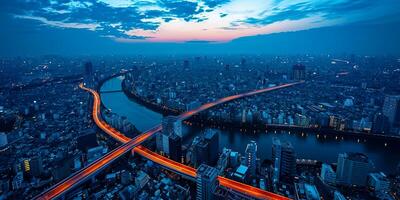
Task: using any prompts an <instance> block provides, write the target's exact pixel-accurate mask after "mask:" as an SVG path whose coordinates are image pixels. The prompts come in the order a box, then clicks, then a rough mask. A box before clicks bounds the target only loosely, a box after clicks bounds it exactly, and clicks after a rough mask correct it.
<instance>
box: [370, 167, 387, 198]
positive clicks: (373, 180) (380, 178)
mask: <svg viewBox="0 0 400 200" xmlns="http://www.w3.org/2000/svg"><path fill="white" fill-rule="evenodd" d="M368 186H369V187H370V188H372V189H373V190H374V191H375V192H383V193H385V192H388V191H389V190H390V181H389V179H388V178H387V177H386V175H385V174H384V173H383V172H380V173H370V174H369V175H368Z"/></svg>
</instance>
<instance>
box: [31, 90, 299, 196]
mask: <svg viewBox="0 0 400 200" xmlns="http://www.w3.org/2000/svg"><path fill="white" fill-rule="evenodd" d="M300 83H303V82H295V83H287V84H282V85H279V86H274V87H269V88H264V89H260V90H254V91H251V92H247V93H243V94H237V95H233V96H228V97H224V98H221V99H218V100H216V101H214V102H210V103H206V104H204V105H202V106H200V107H199V108H196V109H194V110H191V111H188V112H185V113H182V114H181V115H179V116H178V118H179V119H181V120H185V119H187V118H189V117H191V116H193V115H195V114H197V113H199V112H201V111H204V110H207V109H210V108H212V107H214V106H217V105H219V104H223V103H226V102H229V101H233V100H236V99H239V98H244V97H248V96H252V95H256V94H260V93H264V92H269V91H274V90H278V89H281V88H286V87H290V86H294V85H297V84H300ZM79 87H80V88H82V89H83V90H86V91H88V92H90V93H91V94H92V95H93V99H94V101H93V111H92V115H93V120H94V122H95V123H96V125H97V126H98V127H99V128H100V129H101V130H103V131H104V132H105V133H107V134H108V135H110V136H111V137H113V138H114V139H116V140H118V141H119V142H121V143H123V144H122V145H121V146H119V147H117V148H116V149H114V150H113V151H111V152H109V153H107V154H105V155H104V156H102V157H101V158H99V159H97V160H95V161H93V162H92V163H91V164H89V165H88V166H86V167H84V168H82V169H81V170H79V171H77V172H75V173H74V174H72V175H71V176H69V177H68V178H66V179H64V180H63V181H61V182H59V183H57V184H56V185H53V186H52V187H51V188H49V189H47V190H46V191H45V192H43V193H42V194H40V195H38V196H37V197H35V198H34V199H40V200H47V199H54V198H56V197H58V196H60V195H61V194H63V193H65V192H67V191H68V190H70V189H71V188H72V187H73V186H76V185H78V184H80V183H81V182H83V181H85V180H86V179H87V178H89V177H90V176H91V175H93V174H95V173H96V172H98V171H100V170H101V169H103V168H105V167H106V166H108V165H109V164H110V163H111V162H112V161H114V160H115V159H117V158H118V157H120V156H121V155H123V154H125V153H127V152H128V151H130V150H132V149H133V151H134V152H136V153H138V154H140V155H142V156H144V157H146V158H147V159H149V160H152V161H154V162H156V163H158V164H160V165H163V166H165V167H167V168H169V169H171V170H174V171H177V172H180V173H182V174H185V175H188V176H190V177H196V175H197V173H196V170H195V169H194V168H192V167H189V166H186V165H183V164H180V163H178V162H175V161H173V160H170V159H168V158H165V157H163V156H161V155H159V154H157V153H155V152H152V151H150V150H149V149H147V148H145V147H143V146H139V145H140V144H141V143H142V142H143V141H145V140H147V139H148V138H150V137H151V136H153V135H154V134H155V133H157V132H159V131H161V129H162V127H161V125H157V126H156V127H154V128H152V129H150V130H148V131H146V132H144V133H142V134H141V135H139V136H136V137H135V138H133V139H131V138H128V137H126V136H125V135H124V134H122V133H121V132H119V131H118V130H116V129H115V128H113V127H111V126H110V125H109V124H107V123H106V122H105V121H104V120H102V119H101V111H100V107H101V99H100V95H99V93H98V92H96V91H95V90H93V89H90V88H87V87H85V86H84V85H83V84H80V85H79ZM218 181H219V183H220V185H221V186H223V187H226V188H230V189H233V190H236V191H238V192H242V193H244V194H247V195H250V196H253V197H256V198H261V199H271V200H275V199H276V200H281V199H288V198H286V197H283V196H280V195H277V194H274V193H272V192H267V191H264V190H261V189H259V188H256V187H252V186H249V185H246V184H243V183H240V182H237V181H233V180H230V179H227V178H224V177H221V176H219V177H218Z"/></svg>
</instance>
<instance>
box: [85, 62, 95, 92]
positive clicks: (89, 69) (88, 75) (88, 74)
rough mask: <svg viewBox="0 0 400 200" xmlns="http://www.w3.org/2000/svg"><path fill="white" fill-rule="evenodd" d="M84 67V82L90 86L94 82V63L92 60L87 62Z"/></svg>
mask: <svg viewBox="0 0 400 200" xmlns="http://www.w3.org/2000/svg"><path fill="white" fill-rule="evenodd" d="M84 68H85V73H84V76H83V77H84V83H85V84H86V85H87V86H89V87H92V86H93V84H94V77H93V65H92V63H91V62H86V63H85V64H84Z"/></svg>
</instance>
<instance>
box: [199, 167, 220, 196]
mask: <svg viewBox="0 0 400 200" xmlns="http://www.w3.org/2000/svg"><path fill="white" fill-rule="evenodd" d="M217 177H218V170H217V169H215V168H214V167H210V166H208V165H205V164H202V165H200V166H199V168H197V177H196V185H197V188H196V191H197V194H196V199H197V200H212V199H215V197H214V191H215V189H216V188H217V186H218V180H217Z"/></svg>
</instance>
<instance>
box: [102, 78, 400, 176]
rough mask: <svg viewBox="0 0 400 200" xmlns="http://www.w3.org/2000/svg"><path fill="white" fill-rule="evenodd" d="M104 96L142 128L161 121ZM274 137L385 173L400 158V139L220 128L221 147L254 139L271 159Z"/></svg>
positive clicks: (111, 85)
mask: <svg viewBox="0 0 400 200" xmlns="http://www.w3.org/2000/svg"><path fill="white" fill-rule="evenodd" d="M121 82H122V77H116V78H112V79H110V80H108V81H107V82H105V83H104V84H103V86H102V87H101V89H100V91H112V90H121ZM101 99H102V102H103V104H104V105H105V107H107V108H109V109H111V110H112V111H113V112H115V113H117V114H119V115H121V116H126V117H127V118H128V120H129V121H130V122H131V123H133V124H134V125H135V126H136V128H138V129H139V130H140V131H145V130H148V129H150V128H152V127H154V126H155V125H157V124H159V123H160V122H161V119H162V115H161V114H159V113H156V112H153V111H152V110H150V109H147V108H146V107H144V106H142V105H140V104H138V103H136V102H134V101H133V100H130V99H129V98H128V97H127V96H126V95H125V94H124V93H123V92H114V93H101ZM184 131H188V132H190V135H192V136H193V135H197V134H199V133H201V132H202V130H201V129H198V128H192V127H184ZM273 137H278V138H280V140H281V141H282V142H283V141H289V142H291V143H292V144H293V146H294V148H295V151H296V154H297V158H299V159H312V160H319V161H322V162H328V163H336V162H337V156H338V154H339V153H342V152H361V153H364V154H366V155H367V156H368V157H369V158H370V159H371V160H372V161H373V163H374V165H375V167H376V169H377V170H380V171H384V172H386V173H393V172H395V170H396V167H397V165H398V164H399V161H400V153H399V152H400V144H399V143H387V144H386V146H385V142H383V141H376V140H372V139H365V140H364V139H362V140H357V139H344V140H341V139H337V140H336V139H324V138H323V137H322V136H320V137H319V138H317V136H316V134H315V133H304V134H301V133H297V134H295V133H289V132H286V131H283V132H275V131H270V132H267V133H266V132H261V133H243V132H240V131H225V130H221V131H220V134H219V147H220V149H222V148H223V147H227V148H231V149H232V150H233V151H238V152H240V153H243V152H244V151H245V148H246V144H247V143H249V142H250V141H251V140H254V141H256V142H257V146H258V151H257V154H258V157H259V158H261V159H270V158H271V150H272V138H273Z"/></svg>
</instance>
